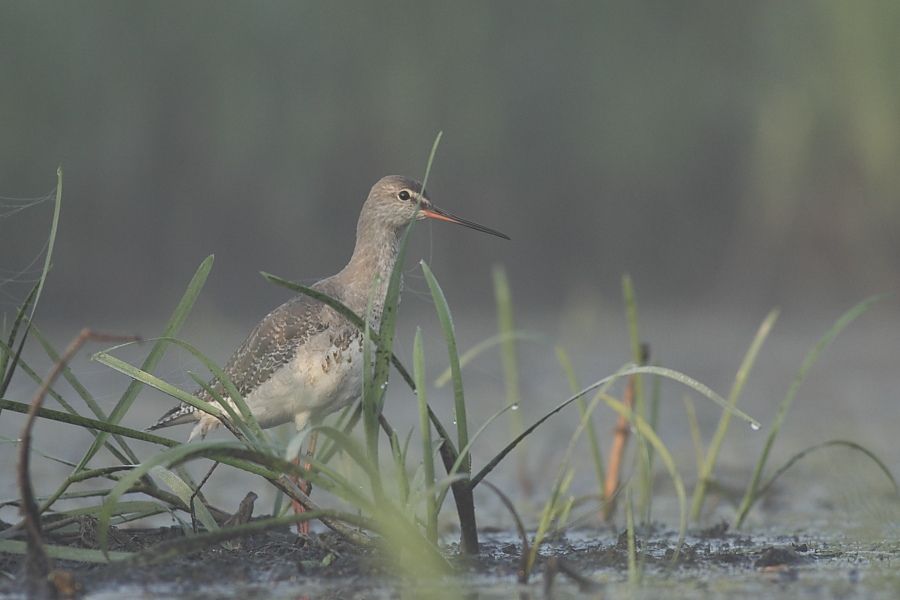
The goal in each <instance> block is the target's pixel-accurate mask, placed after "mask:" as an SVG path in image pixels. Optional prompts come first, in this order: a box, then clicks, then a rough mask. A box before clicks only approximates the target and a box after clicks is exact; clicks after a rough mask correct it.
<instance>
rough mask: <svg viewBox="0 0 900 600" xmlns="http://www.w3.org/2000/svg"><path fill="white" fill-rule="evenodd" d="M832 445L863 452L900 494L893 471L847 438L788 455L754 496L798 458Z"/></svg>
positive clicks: (867, 450)
mask: <svg viewBox="0 0 900 600" xmlns="http://www.w3.org/2000/svg"><path fill="white" fill-rule="evenodd" d="M833 446H843V447H845V448H849V449H851V450H856V451H857V452H862V453H863V454H865V455H866V456H867V457H869V458H870V459H871V460H872V462H874V463H875V466H877V467H878V469H879V470H880V471H881V472H882V473H884V476H885V477H887V479H888V481H890V482H891V486H892V487H893V488H894V494H895V495H900V487H898V485H897V480H896V479H894V475H893V473H891V470H890V469H889V468H888V466H887V465H886V464H885V463H884V462H883V461H882V460H881V459H880V458H878V456H877V455H876V454H875V453H874V452H872V451H871V450H869V449H868V448H866V447H864V446H862V445H860V444H857V443H856V442H851V441H848V440H829V441H827V442H822V443H821V444H816V445H814V446H810V447H809V448H805V449H803V450H801V451H800V452H798V453H796V454H795V455H793V456H792V457H790V458H789V459H788V460H787V461H786V462H785V463H784V464H783V465H781V467H779V468H778V469H777V470H776V471H775V473H773V474H772V476H771V477H769V479H768V480H767V481H766V482H765V483H764V484H762V485H761V486H759V491H758V492H757V494H756V497H757V498H759V497H761V496H763V495H764V494H765V493H766V492H767V491H769V488H770V487H772V484H774V483H775V481H776V480H777V479H778V478H779V477H781V476H782V475H784V473H785V471H787V470H788V469H790V468H791V467H792V466H794V464H795V463H797V462H798V461H799V460H800V459H802V458H804V457H805V456H807V455H808V454H812V453H813V452H816V451H818V450H822V449H823V448H829V447H833Z"/></svg>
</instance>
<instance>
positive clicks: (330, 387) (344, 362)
mask: <svg viewBox="0 0 900 600" xmlns="http://www.w3.org/2000/svg"><path fill="white" fill-rule="evenodd" d="M326 343H327V344H328V345H327V346H326ZM362 366H363V357H362V349H361V345H360V344H359V343H358V342H356V341H354V342H352V343H351V344H350V345H349V347H347V348H338V347H336V346H334V345H333V344H330V342H328V341H327V340H325V339H321V338H320V339H311V340H308V341H307V343H306V344H304V345H303V347H301V348H300V349H299V351H298V352H297V354H296V356H294V358H293V359H292V360H291V361H290V362H288V363H286V364H284V365H283V366H282V367H281V368H279V369H278V370H277V371H275V373H274V374H273V375H272V377H270V378H269V379H268V380H267V381H265V382H264V383H262V384H261V385H260V386H259V387H258V388H256V389H255V390H253V391H252V392H251V393H250V394H248V395H247V397H246V399H245V400H246V402H247V406H248V407H249V408H250V410H251V411H252V412H253V415H254V416H255V417H256V419H257V420H258V421H259V424H260V425H261V426H262V427H274V426H276V425H280V424H282V423H287V422H289V421H294V422H295V423H296V425H297V428H298V429H302V428H303V426H305V425H306V422H307V421H308V420H309V419H310V417H315V418H321V417H324V416H325V415H327V414H330V413H332V412H334V411H337V410H340V409H341V408H343V407H345V406H347V405H349V404H351V403H352V402H353V401H355V400H356V399H357V398H359V397H360V395H361V394H362Z"/></svg>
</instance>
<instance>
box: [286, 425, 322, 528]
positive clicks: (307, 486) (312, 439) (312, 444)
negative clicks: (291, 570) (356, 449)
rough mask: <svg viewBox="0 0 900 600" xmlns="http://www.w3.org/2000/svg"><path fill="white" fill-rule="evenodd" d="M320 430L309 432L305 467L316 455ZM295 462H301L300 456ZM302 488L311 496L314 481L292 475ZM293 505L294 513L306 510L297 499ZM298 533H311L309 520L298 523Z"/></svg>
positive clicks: (308, 465)
mask: <svg viewBox="0 0 900 600" xmlns="http://www.w3.org/2000/svg"><path fill="white" fill-rule="evenodd" d="M318 437H319V436H318V432H316V431H314V432H312V433H311V434H309V444H308V445H307V447H306V456H307V457H308V458H307V460H306V461H304V462H303V468H304V469H309V468H310V466H311V465H310V463H309V458H311V457H312V456H314V455H315V453H316V439H317V438H318ZM293 462H294V464H297V465H299V464H300V456H297V457H296V458H294V461H293ZM291 479H293V480H294V482H295V483H296V484H297V486H298V487H299V488H300V490H301V491H302V492H303V493H304V494H306V495H307V496H309V495H310V494H311V493H312V483H310V482H309V481H306V480H304V479H301V478H300V477H291ZM291 506H292V507H293V508H294V514H297V515H299V514H300V513H304V512H306V507H305V506H303V505H302V504H300V503H299V502H297V501H296V500H291ZM297 534H298V535H309V521H300V522H299V523H297Z"/></svg>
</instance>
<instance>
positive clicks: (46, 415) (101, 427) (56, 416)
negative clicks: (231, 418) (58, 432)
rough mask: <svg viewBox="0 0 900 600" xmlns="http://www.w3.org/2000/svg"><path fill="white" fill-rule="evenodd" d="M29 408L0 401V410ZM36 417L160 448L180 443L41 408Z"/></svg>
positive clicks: (13, 402)
mask: <svg viewBox="0 0 900 600" xmlns="http://www.w3.org/2000/svg"><path fill="white" fill-rule="evenodd" d="M30 407H31V405H30V404H26V403H24V402H17V401H15V400H7V399H6V398H3V399H2V400H0V408H2V409H7V410H12V411H13V412H17V413H21V414H23V415H27V414H28V410H29V409H30ZM38 416H39V417H40V418H42V419H49V420H50V421H57V422H59V423H68V424H69V425H75V426H77V427H81V428H83V429H88V430H96V431H103V432H106V433H110V434H115V435H121V436H122V437H126V438H130V439H134V440H139V441H142V442H150V443H151V444H158V445H160V446H169V447H172V446H177V445H179V444H180V443H181V442H177V441H175V440H172V439H169V438H165V437H161V436H158V435H154V434H152V433H147V432H146V431H139V430H137V429H131V428H129V427H123V426H122V425H112V424H110V423H107V422H106V421H99V420H97V419H89V418H88V417H82V416H81V415H78V414H72V413H67V412H62V411H59V410H53V409H51V408H44V407H41V408H40V410H38Z"/></svg>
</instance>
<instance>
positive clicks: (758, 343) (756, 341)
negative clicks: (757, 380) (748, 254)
mask: <svg viewBox="0 0 900 600" xmlns="http://www.w3.org/2000/svg"><path fill="white" fill-rule="evenodd" d="M777 319H778V310H773V311H771V312H770V313H769V314H768V315H767V316H766V318H765V319H763V322H762V323H761V324H760V326H759V329H757V331H756V335H755V336H753V341H752V342H751V343H750V347H749V348H748V349H747V353H746V354H745V355H744V359H743V360H742V361H741V366H740V367H739V368H738V371H737V374H736V375H735V376H734V383H733V384H732V386H731V391H730V392H729V393H728V406H730V407H732V408H734V407H735V406H737V401H738V398H739V397H740V395H741V392H742V391H743V389H744V384H745V383H746V382H747V377H748V376H749V374H750V370H751V369H752V368H753V365H754V363H755V362H756V357H757V356H758V355H759V351H760V349H761V348H762V345H763V343H764V342H765V341H766V338H767V337H768V336H769V332H770V331H771V330H772V327H773V326H774V325H775V321H776V320H777ZM730 422H731V413H730V412H727V411H723V412H722V416H721V417H719V425H718V426H717V427H716V432H715V433H714V434H713V437H712V440H711V441H710V443H709V448H708V449H707V451H706V458H705V460H704V461H703V462H702V463H698V465H699V466H700V470H699V472H698V474H697V487H695V488H694V496H693V499H692V500H691V520H693V521H697V520H698V519H699V518H700V511H701V510H702V509H703V502H704V500H705V498H706V488H707V486H708V485H709V482H710V480H711V479H712V476H713V471H714V470H715V467H716V460H717V459H718V457H719V450H720V449H721V447H722V441H723V440H724V439H725V434H726V433H727V432H728V425H729V424H730Z"/></svg>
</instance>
